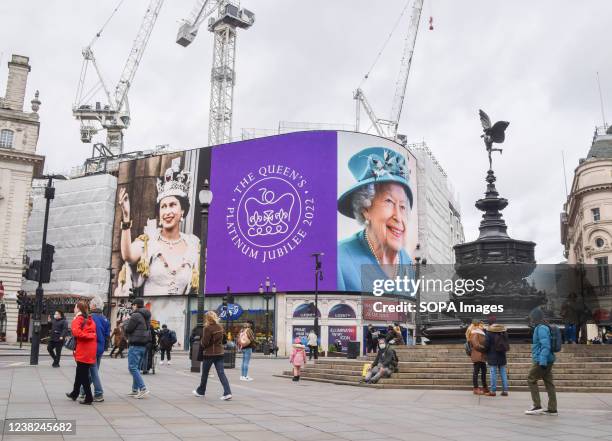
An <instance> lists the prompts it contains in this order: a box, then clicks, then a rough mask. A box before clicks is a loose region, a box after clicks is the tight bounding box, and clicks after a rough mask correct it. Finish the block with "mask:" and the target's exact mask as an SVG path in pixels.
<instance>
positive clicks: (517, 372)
mask: <svg viewBox="0 0 612 441" xmlns="http://www.w3.org/2000/svg"><path fill="white" fill-rule="evenodd" d="M303 372H307V373H309V374H310V373H321V374H324V373H325V374H326V373H336V374H339V375H361V372H362V369H358V368H353V369H321V368H316V367H308V368H305V369H304V370H303ZM487 372H488V371H487ZM528 373H529V369H508V376H513V377H515V378H517V377H519V376H520V377H524V378H527V375H528ZM394 375H397V376H398V377H399V378H468V377H469V378H472V370H471V369H462V370H453V372H452V373H449V371H448V369H437V370H436V371H431V370H427V369H422V370H420V369H417V370H415V369H411V370H409V371H406V370H403V371H401V372H399V373H396V374H394ZM487 375H488V373H487ZM553 375H554V378H555V379H556V378H562V377H563V378H565V379H568V380H569V379H576V378H585V376H595V375H599V376H603V375H605V376H606V377H609V378H612V369H601V370H598V369H562V368H557V367H555V369H554V373H553Z"/></svg>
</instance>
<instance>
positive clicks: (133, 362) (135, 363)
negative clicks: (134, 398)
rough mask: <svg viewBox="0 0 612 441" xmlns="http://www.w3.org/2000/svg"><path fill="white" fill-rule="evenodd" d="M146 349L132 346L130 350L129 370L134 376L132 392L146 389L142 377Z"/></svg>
mask: <svg viewBox="0 0 612 441" xmlns="http://www.w3.org/2000/svg"><path fill="white" fill-rule="evenodd" d="M145 350H146V348H145V347H144V346H130V347H129V348H128V369H129V371H130V374H132V390H133V391H138V390H142V389H146V388H147V387H146V386H145V384H144V381H143V379H142V376H141V375H140V365H141V363H142V359H143V358H144V355H145Z"/></svg>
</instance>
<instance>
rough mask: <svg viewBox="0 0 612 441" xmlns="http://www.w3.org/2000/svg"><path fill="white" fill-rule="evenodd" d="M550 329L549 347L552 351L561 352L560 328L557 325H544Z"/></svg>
mask: <svg viewBox="0 0 612 441" xmlns="http://www.w3.org/2000/svg"><path fill="white" fill-rule="evenodd" d="M546 326H547V327H548V330H549V331H550V348H551V349H552V351H553V352H561V343H562V342H563V338H562V337H561V329H559V327H558V326H557V325H548V324H547V325H546Z"/></svg>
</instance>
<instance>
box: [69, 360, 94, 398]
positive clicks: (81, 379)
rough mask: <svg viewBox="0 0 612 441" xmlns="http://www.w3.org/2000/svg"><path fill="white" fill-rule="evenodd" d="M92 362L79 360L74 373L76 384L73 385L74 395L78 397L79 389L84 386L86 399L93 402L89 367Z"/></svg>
mask: <svg viewBox="0 0 612 441" xmlns="http://www.w3.org/2000/svg"><path fill="white" fill-rule="evenodd" d="M90 367H91V365H90V364H87V363H81V362H80V361H77V366H76V372H75V374H74V386H73V387H72V393H71V395H72V397H73V398H75V399H76V397H77V396H78V395H79V389H80V388H81V387H82V388H83V391H84V393H85V401H87V402H88V403H91V402H92V401H93V396H92V395H91V386H90V384H89V368H90Z"/></svg>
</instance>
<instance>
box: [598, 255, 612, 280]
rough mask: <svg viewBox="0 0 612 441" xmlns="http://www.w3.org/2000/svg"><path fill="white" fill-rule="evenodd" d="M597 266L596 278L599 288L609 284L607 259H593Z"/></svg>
mask: <svg viewBox="0 0 612 441" xmlns="http://www.w3.org/2000/svg"><path fill="white" fill-rule="evenodd" d="M595 263H596V264H597V276H598V279H599V286H607V285H609V284H610V270H609V267H608V258H607V257H599V258H597V259H595Z"/></svg>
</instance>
